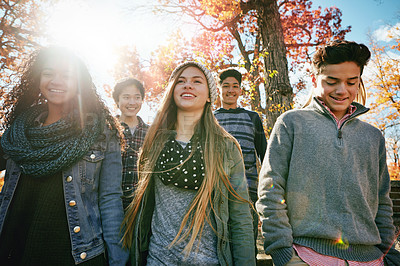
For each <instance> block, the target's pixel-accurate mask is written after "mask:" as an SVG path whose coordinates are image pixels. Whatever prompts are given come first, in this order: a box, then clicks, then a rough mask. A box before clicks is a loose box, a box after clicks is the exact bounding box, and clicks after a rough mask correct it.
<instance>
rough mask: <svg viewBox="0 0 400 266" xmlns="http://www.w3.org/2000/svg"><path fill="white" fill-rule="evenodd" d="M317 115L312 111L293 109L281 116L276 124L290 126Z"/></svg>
mask: <svg viewBox="0 0 400 266" xmlns="http://www.w3.org/2000/svg"><path fill="white" fill-rule="evenodd" d="M316 115H317V113H316V112H315V111H314V110H310V109H292V110H288V111H286V112H284V113H283V114H281V115H280V116H279V117H278V119H277V120H276V123H278V124H279V123H284V124H290V123H293V122H297V121H302V120H304V119H307V118H309V117H315V116H316Z"/></svg>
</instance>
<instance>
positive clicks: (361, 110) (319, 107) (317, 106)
mask: <svg viewBox="0 0 400 266" xmlns="http://www.w3.org/2000/svg"><path fill="white" fill-rule="evenodd" d="M351 105H354V106H355V107H356V110H355V112H354V113H352V114H351V115H350V116H349V117H348V118H347V119H346V121H348V120H350V119H353V118H354V117H357V116H360V115H362V114H365V113H366V112H368V111H369V108H367V107H365V106H364V105H362V104H359V103H357V102H352V103H351ZM307 108H310V109H314V110H316V111H317V112H319V113H321V114H325V115H328V116H329V117H330V118H332V119H333V120H335V118H334V117H333V115H332V114H331V113H330V112H329V110H328V109H326V107H325V106H324V105H323V104H322V103H320V102H319V101H318V99H317V98H316V97H314V98H313V100H312V101H311V103H310V105H309V106H308V107H307ZM335 121H336V120H335Z"/></svg>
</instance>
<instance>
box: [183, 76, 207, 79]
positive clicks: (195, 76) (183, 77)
mask: <svg viewBox="0 0 400 266" xmlns="http://www.w3.org/2000/svg"><path fill="white" fill-rule="evenodd" d="M179 78H185V79H187V78H193V79H195V78H201V79H204V78H203V77H202V76H192V77H185V76H180V77H179Z"/></svg>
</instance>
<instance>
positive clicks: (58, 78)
mask: <svg viewBox="0 0 400 266" xmlns="http://www.w3.org/2000/svg"><path fill="white" fill-rule="evenodd" d="M50 82H51V83H53V84H61V83H63V82H64V79H63V77H62V75H60V74H55V75H53V78H52V79H51V81H50Z"/></svg>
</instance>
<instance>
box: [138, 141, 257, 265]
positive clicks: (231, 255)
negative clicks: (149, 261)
mask: <svg viewBox="0 0 400 266" xmlns="http://www.w3.org/2000/svg"><path fill="white" fill-rule="evenodd" d="M226 143H227V145H226V149H225V153H224V155H223V156H224V159H223V162H224V170H225V172H226V173H227V174H228V176H229V177H230V179H229V180H230V182H231V185H232V187H233V188H234V189H235V191H236V192H237V193H238V194H239V195H240V196H241V197H242V198H244V199H246V200H249V194H248V190H247V182H246V179H245V175H244V164H243V159H242V155H241V152H240V150H239V149H238V148H237V147H236V145H235V144H234V143H233V142H231V141H227V142H226ZM220 182H221V185H220V187H221V191H214V193H213V195H214V199H213V202H214V206H213V207H214V209H215V210H216V211H217V212H218V216H219V217H220V218H216V217H215V216H214V215H213V219H214V221H215V224H216V229H217V235H218V236H222V237H218V246H217V254H218V260H219V263H220V264H221V265H255V264H256V262H255V257H254V252H255V251H254V237H253V235H254V234H253V226H252V216H251V213H250V204H249V203H246V202H242V201H238V200H237V199H235V198H234V196H233V195H231V194H230V193H229V192H228V189H227V188H226V187H225V186H224V185H223V184H222V181H220ZM154 206H155V199H154V179H153V177H151V180H150V182H149V185H148V187H147V190H146V191H145V194H144V196H143V200H142V203H141V207H140V210H139V214H138V217H137V220H136V221H137V222H136V226H135V235H134V241H133V243H132V246H131V250H130V261H131V264H132V265H145V263H146V257H147V254H148V247H149V243H150V236H151V219H152V216H153V211H154ZM211 213H212V212H211Z"/></svg>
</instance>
